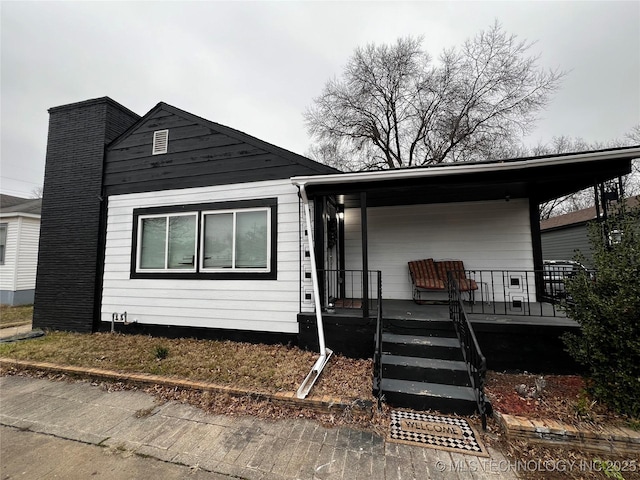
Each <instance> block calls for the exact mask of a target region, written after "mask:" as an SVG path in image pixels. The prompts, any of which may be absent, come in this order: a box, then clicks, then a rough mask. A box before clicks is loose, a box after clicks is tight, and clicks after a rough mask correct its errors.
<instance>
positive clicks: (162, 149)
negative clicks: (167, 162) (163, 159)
mask: <svg viewBox="0 0 640 480" xmlns="http://www.w3.org/2000/svg"><path fill="white" fill-rule="evenodd" d="M168 147H169V130H157V131H155V132H153V152H152V153H153V155H159V154H161V153H167V148H168Z"/></svg>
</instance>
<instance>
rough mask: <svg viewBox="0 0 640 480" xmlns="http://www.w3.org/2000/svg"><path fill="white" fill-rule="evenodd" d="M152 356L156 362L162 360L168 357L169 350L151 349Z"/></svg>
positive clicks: (162, 348)
mask: <svg viewBox="0 0 640 480" xmlns="http://www.w3.org/2000/svg"><path fill="white" fill-rule="evenodd" d="M153 353H154V356H155V357H156V358H157V359H158V360H164V359H165V358H167V357H168V356H169V349H168V348H167V347H163V346H157V347H155V348H154V349H153Z"/></svg>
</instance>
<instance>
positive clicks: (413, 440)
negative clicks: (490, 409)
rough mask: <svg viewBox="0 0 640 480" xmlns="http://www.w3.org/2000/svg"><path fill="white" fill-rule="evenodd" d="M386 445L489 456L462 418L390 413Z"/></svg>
mask: <svg viewBox="0 0 640 480" xmlns="http://www.w3.org/2000/svg"><path fill="white" fill-rule="evenodd" d="M389 441H392V442H397V443H406V444H408V445H419V446H422V447H431V448H437V449H439V450H448V451H451V452H458V453H468V454H470V455H476V456H479V457H488V456H489V454H488V453H487V450H486V449H485V447H484V445H483V444H482V442H481V441H480V439H479V438H478V434H477V433H476V431H475V430H474V428H473V427H472V426H471V425H469V423H468V422H467V421H466V420H465V419H464V418H455V417H444V416H440V415H427V414H424V413H416V412H405V411H401V410H392V411H391V430H390V431H389Z"/></svg>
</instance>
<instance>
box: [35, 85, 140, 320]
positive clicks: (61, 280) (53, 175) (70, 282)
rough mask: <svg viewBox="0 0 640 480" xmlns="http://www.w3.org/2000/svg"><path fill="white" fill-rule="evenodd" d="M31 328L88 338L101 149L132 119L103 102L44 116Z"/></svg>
mask: <svg viewBox="0 0 640 480" xmlns="http://www.w3.org/2000/svg"><path fill="white" fill-rule="evenodd" d="M49 114H50V117H49V137H48V144H47V157H46V165H45V180H44V195H43V201H42V221H41V230H40V247H39V254H38V275H37V279H36V295H35V302H34V315H33V324H34V327H40V328H50V329H58V330H72V331H80V332H90V331H92V330H93V321H94V311H95V307H96V297H97V294H98V293H99V292H98V290H99V289H98V288H97V286H98V284H99V282H96V280H97V272H98V270H99V261H100V258H101V253H100V251H99V250H100V248H99V246H100V235H101V218H102V213H103V212H102V209H103V206H102V197H101V193H102V173H103V163H104V150H105V144H106V143H109V142H110V141H111V140H113V139H114V138H116V137H117V136H118V135H120V134H122V133H123V132H124V131H125V130H126V129H127V128H129V127H130V126H131V125H132V124H133V123H134V122H135V121H136V120H137V119H138V116H137V115H136V114H134V113H133V112H130V111H129V110H128V109H126V108H125V107H122V106H121V105H119V104H117V103H116V102H114V101H113V100H111V99H109V98H106V97H105V98H100V99H95V100H88V101H86V102H80V103H76V104H72V105H65V106H61V107H55V108H52V109H50V110H49Z"/></svg>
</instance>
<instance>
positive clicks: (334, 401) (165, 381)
mask: <svg viewBox="0 0 640 480" xmlns="http://www.w3.org/2000/svg"><path fill="white" fill-rule="evenodd" d="M0 366H2V367H16V368H21V369H28V370H44V371H47V372H56V373H65V374H67V375H74V376H82V377H92V378H102V379H106V380H117V381H128V382H132V383H141V384H148V385H163V386H167V387H179V388H185V389H191V390H202V391H207V392H214V393H221V394H227V395H232V396H236V397H245V396H249V397H252V398H255V399H258V400H268V401H270V402H273V403H275V404H279V405H285V406H287V405H288V406H293V407H298V408H308V409H311V410H315V411H318V412H324V413H333V412H336V411H344V410H347V409H351V410H361V411H370V410H371V408H372V406H373V403H372V402H371V401H369V400H362V399H356V398H354V399H342V398H338V397H331V396H328V395H311V396H308V397H307V398H304V399H300V398H297V397H296V394H295V393H294V392H277V393H259V392H255V391H253V390H250V389H247V388H239V387H229V386H226V385H218V384H215V383H209V382H201V381H197V380H185V379H179V378H169V377H163V376H160V375H150V374H143V373H123V372H116V371H114V370H105V369H100V368H85V367H76V366H72V365H58V364H55V363H49V362H35V361H31V360H16V359H9V358H0Z"/></svg>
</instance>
